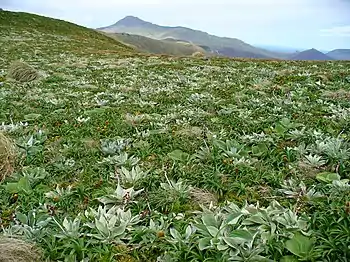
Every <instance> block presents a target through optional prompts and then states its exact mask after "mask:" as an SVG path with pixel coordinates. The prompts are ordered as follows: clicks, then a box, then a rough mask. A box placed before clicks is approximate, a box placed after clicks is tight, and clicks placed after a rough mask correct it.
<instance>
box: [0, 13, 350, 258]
mask: <svg viewBox="0 0 350 262" xmlns="http://www.w3.org/2000/svg"><path fill="white" fill-rule="evenodd" d="M0 48H1V54H2V55H1V56H0V132H2V133H3V134H4V135H5V136H6V137H7V138H10V139H11V140H12V141H13V143H14V145H15V152H16V161H15V163H14V164H13V169H14V170H13V172H12V171H11V175H8V176H7V177H6V178H5V179H4V180H3V181H2V182H0V234H1V235H3V236H7V237H9V236H21V237H22V238H23V239H25V240H27V241H30V242H32V243H34V244H35V245H36V246H37V247H38V248H39V249H40V250H41V253H42V256H43V259H42V260H41V261H164V262H165V261H285V262H287V261H332V262H334V261H348V260H349V259H350V246H349V245H350V244H349V243H350V215H349V214H350V184H349V178H350V143H349V139H350V70H349V68H350V62H346V61H331V62H301V61H272V60H248V59H247V60H244V59H225V58H209V59H205V58H193V57H171V56H162V55H158V56H155V55H144V54H139V53H137V52H135V51H134V50H132V49H131V48H130V47H127V46H125V45H123V44H120V43H118V42H116V41H115V40H113V39H111V38H108V37H106V36H104V35H102V34H99V33H97V32H94V31H92V30H89V29H84V28H81V27H78V26H75V25H72V24H69V23H66V22H63V21H57V20H53V19H49V18H43V17H39V16H34V15H28V14H21V13H17V14H16V13H11V12H4V11H2V12H0ZM20 59H21V60H23V61H24V62H25V63H27V64H29V65H30V66H32V67H33V68H34V69H35V70H37V72H38V78H37V79H36V80H34V81H30V82H21V81H16V80H14V79H12V78H11V77H10V75H9V71H10V68H11V64H12V63H13V62H14V61H17V60H20Z"/></svg>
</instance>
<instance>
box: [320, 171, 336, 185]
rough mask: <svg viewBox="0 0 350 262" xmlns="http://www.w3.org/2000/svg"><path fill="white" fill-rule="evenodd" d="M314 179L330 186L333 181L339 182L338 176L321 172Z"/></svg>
mask: <svg viewBox="0 0 350 262" xmlns="http://www.w3.org/2000/svg"><path fill="white" fill-rule="evenodd" d="M316 179H317V180H318V181H320V182H324V183H327V184H331V183H332V182H333V181H339V180H340V176H339V175H338V174H337V173H330V172H323V173H319V174H317V176H316Z"/></svg>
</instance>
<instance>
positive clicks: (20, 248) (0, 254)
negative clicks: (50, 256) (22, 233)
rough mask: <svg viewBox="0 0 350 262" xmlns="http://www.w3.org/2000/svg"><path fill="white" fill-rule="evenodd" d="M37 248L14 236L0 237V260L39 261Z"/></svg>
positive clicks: (3, 261) (0, 261)
mask: <svg viewBox="0 0 350 262" xmlns="http://www.w3.org/2000/svg"><path fill="white" fill-rule="evenodd" d="M39 261H42V259H41V254H40V252H39V250H38V249H37V248H36V247H35V246H34V245H32V244H29V243H27V242H25V241H23V240H20V239H16V238H7V237H0V262H39Z"/></svg>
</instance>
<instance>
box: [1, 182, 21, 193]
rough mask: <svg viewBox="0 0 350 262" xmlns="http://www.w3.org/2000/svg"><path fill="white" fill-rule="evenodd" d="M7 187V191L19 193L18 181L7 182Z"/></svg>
mask: <svg viewBox="0 0 350 262" xmlns="http://www.w3.org/2000/svg"><path fill="white" fill-rule="evenodd" d="M4 187H5V189H6V191H7V192H9V193H11V194H14V193H18V192H19V190H18V183H7V184H6V185H5V186H4Z"/></svg>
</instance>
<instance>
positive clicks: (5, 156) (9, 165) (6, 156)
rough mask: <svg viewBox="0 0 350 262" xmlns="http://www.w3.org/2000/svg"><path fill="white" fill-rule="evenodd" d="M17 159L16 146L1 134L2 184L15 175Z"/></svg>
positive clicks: (0, 164) (0, 170)
mask: <svg viewBox="0 0 350 262" xmlns="http://www.w3.org/2000/svg"><path fill="white" fill-rule="evenodd" d="M15 159H16V152H15V147H14V144H13V143H12V141H11V140H10V139H9V138H7V137H6V136H5V135H4V134H3V133H1V132H0V182H2V181H3V180H4V179H5V178H6V177H8V176H10V175H11V174H12V173H13V170H14V168H13V167H14V163H15Z"/></svg>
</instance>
